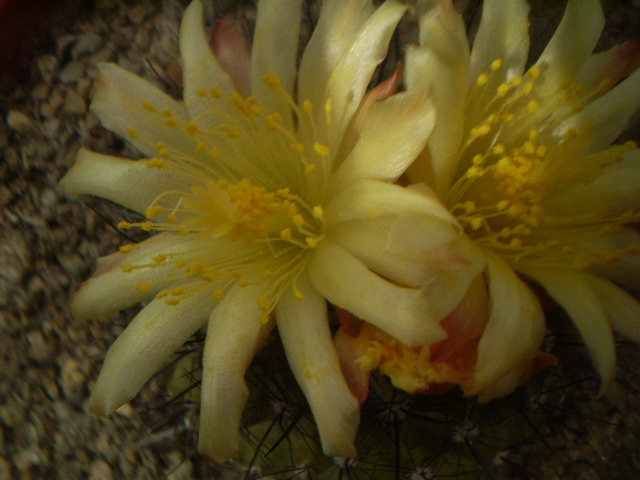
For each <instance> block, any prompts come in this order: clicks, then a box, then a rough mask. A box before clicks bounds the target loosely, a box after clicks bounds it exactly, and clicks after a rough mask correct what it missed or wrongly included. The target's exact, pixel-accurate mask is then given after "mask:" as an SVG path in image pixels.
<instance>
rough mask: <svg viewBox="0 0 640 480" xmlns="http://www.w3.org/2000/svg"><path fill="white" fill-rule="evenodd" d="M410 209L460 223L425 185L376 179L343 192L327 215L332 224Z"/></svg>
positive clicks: (370, 218) (333, 201)
mask: <svg viewBox="0 0 640 480" xmlns="http://www.w3.org/2000/svg"><path fill="white" fill-rule="evenodd" d="M407 211H411V212H415V213H423V214H425V215H431V216H433V217H436V218H440V219H442V220H445V221H447V222H449V223H452V224H455V225H457V222H456V220H455V218H454V217H453V216H452V215H451V213H449V211H448V210H447V209H446V208H445V207H444V206H442V204H441V203H440V201H439V200H438V198H437V196H436V195H435V194H434V193H433V192H432V191H431V190H430V189H429V188H428V187H427V186H426V185H424V186H423V188H420V189H417V188H416V189H410V188H404V187H400V186H398V185H391V184H388V183H384V182H379V181H376V180H360V181H359V182H357V183H355V184H353V185H351V186H350V187H348V188H346V189H345V190H343V191H342V192H340V194H338V196H336V198H334V199H333V200H332V201H331V202H330V203H329V205H328V206H327V208H326V211H325V219H326V222H327V225H329V226H330V225H336V224H338V223H340V222H345V221H350V220H375V219H377V218H384V217H388V216H395V215H398V214H400V213H404V212H407Z"/></svg>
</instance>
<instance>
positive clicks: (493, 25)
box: [469, 0, 529, 88]
mask: <svg viewBox="0 0 640 480" xmlns="http://www.w3.org/2000/svg"><path fill="white" fill-rule="evenodd" d="M528 15H529V4H528V3H527V2H526V1H524V0H509V1H503V0H486V1H485V2H484V3H483V5H482V17H481V19H480V26H479V28H478V33H477V34H476V38H475V40H474V41H473V49H472V51H471V60H470V72H469V77H470V80H471V82H472V83H474V82H475V81H476V79H477V78H478V76H479V75H481V74H483V73H486V74H491V78H490V82H491V84H492V86H493V88H497V86H498V85H500V84H501V83H502V82H506V81H508V80H511V79H512V78H513V77H517V76H519V75H522V72H523V71H524V66H525V64H526V62H527V55H528V54H529V21H528ZM498 59H500V60H502V67H501V68H500V69H499V70H498V71H496V72H493V73H491V70H492V69H491V64H492V63H493V62H494V61H495V60H498Z"/></svg>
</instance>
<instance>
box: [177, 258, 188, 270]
mask: <svg viewBox="0 0 640 480" xmlns="http://www.w3.org/2000/svg"><path fill="white" fill-rule="evenodd" d="M186 264H187V262H185V261H184V260H183V259H182V258H180V259H178V261H177V262H176V267H177V268H184V266H185V265H186Z"/></svg>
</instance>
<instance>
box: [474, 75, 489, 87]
mask: <svg viewBox="0 0 640 480" xmlns="http://www.w3.org/2000/svg"><path fill="white" fill-rule="evenodd" d="M488 81H489V75H487V74H486V73H481V74H480V75H478V78H476V85H477V86H479V87H481V86H482V85H484V84H486V83H487V82H488Z"/></svg>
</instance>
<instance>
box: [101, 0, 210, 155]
mask: <svg viewBox="0 0 640 480" xmlns="http://www.w3.org/2000/svg"><path fill="white" fill-rule="evenodd" d="M194 3H197V2H194ZM98 70H99V75H98V79H97V80H96V83H95V93H94V95H93V100H92V102H91V110H93V111H94V112H95V113H96V115H98V118H100V122H101V123H102V125H103V126H104V127H105V128H108V129H109V130H111V131H112V132H115V133H117V134H118V135H120V136H122V137H124V138H126V139H127V140H129V141H130V142H131V143H133V144H134V145H135V146H136V148H137V149H138V150H140V151H141V152H142V153H144V154H145V155H147V156H148V157H153V156H156V155H157V154H158V151H157V149H156V148H155V145H156V144H157V143H158V142H162V143H164V145H165V146H166V148H167V149H169V150H170V151H180V152H195V147H196V145H197V143H196V142H195V140H194V139H193V138H191V137H190V136H189V134H188V133H187V132H186V131H182V130H180V129H179V128H175V127H169V126H168V125H167V123H166V118H165V117H164V116H162V115H161V114H160V112H162V111H164V110H168V111H170V112H171V113H172V115H173V117H174V118H175V119H176V120H178V121H181V122H185V123H186V122H188V121H189V114H188V113H187V110H186V108H185V107H184V105H183V104H182V103H180V102H178V101H177V100H174V99H173V98H171V97H170V96H168V95H167V94H165V93H163V92H162V91H160V90H159V89H158V88H156V87H154V86H153V85H152V84H151V83H149V82H147V81H146V80H144V79H142V78H140V77H138V76H137V75H134V74H133V73H130V72H127V71H126V70H124V69H123V68H120V67H118V66H117V65H115V64H113V63H100V64H98ZM145 102H148V103H149V104H150V105H151V106H153V108H154V109H155V111H150V110H148V109H147V108H144V107H143V103H144V104H145V105H146V103H145ZM130 129H133V131H134V132H135V133H134V135H133V136H132V135H131V132H132V130H130ZM134 137H135V138H134Z"/></svg>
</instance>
